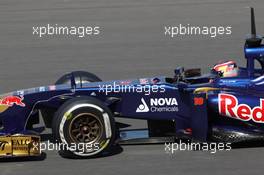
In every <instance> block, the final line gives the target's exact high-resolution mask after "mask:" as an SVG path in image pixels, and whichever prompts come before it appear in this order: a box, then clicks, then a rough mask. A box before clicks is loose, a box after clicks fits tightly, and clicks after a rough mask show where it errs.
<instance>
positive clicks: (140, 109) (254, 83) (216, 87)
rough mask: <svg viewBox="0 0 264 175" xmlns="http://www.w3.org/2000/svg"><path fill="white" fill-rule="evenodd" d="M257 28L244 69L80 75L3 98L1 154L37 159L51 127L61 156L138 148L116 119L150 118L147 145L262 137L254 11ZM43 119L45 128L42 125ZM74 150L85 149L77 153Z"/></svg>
mask: <svg viewBox="0 0 264 175" xmlns="http://www.w3.org/2000/svg"><path fill="white" fill-rule="evenodd" d="M251 30H252V33H251V36H250V37H249V38H247V39H246V42H245V47H244V52H245V58H246V61H247V67H246V68H242V67H238V66H237V65H236V63H235V62H233V61H226V62H223V63H219V64H217V65H215V66H214V67H213V68H212V70H211V72H210V73H209V74H206V75H201V71H200V69H190V70H184V69H183V68H177V69H176V70H175V75H174V76H173V77H172V78H168V77H163V76H160V77H159V76H157V77H153V78H140V79H130V80H117V81H105V82H103V81H101V79H100V78H98V77H97V76H96V75H94V74H91V73H88V72H83V71H76V72H72V73H68V74H66V75H64V76H62V77H61V78H60V79H59V80H58V81H57V82H56V83H55V85H51V86H42V87H37V88H31V89H25V90H19V91H15V92H11V93H7V94H3V95H1V100H0V126H1V127H0V134H1V136H0V156H1V157H17V156H39V155H40V136H39V134H40V133H41V132H42V131H43V129H45V128H51V129H52V135H53V137H54V141H55V142H57V143H59V145H60V146H64V145H66V148H68V149H63V151H62V153H63V154H64V155H67V156H68V157H95V156H101V155H104V154H105V153H107V152H110V151H111V149H110V148H112V146H113V145H115V144H117V143H120V142H122V141H123V142H128V143H129V141H131V142H134V143H135V142H136V143H137V142H138V143H139V142H140V138H139V137H137V136H138V135H139V134H138V133H137V132H138V131H127V130H124V126H122V125H121V124H120V123H118V122H115V119H116V118H117V117H120V118H129V119H142V120H146V121H147V124H148V128H147V130H146V132H145V133H147V138H141V139H142V140H141V141H143V142H144V141H145V142H146V141H147V140H148V141H150V142H156V141H160V140H162V139H161V138H174V139H186V138H188V139H191V140H194V141H201V142H204V141H205V142H212V141H214V142H230V143H236V142H241V141H250V140H260V139H263V136H264V93H263V89H264V45H262V44H261V42H262V38H261V37H259V36H257V35H256V29H255V19H254V10H253V8H251ZM256 63H259V64H260V66H261V68H260V69H258V68H256V67H255V66H256V65H255V64H256ZM40 119H42V120H43V121H44V122H43V123H44V124H45V125H44V126H43V127H39V124H38V123H39V121H40ZM36 125H38V127H36ZM144 139H145V140H144ZM165 140H166V139H165ZM74 144H77V145H80V144H82V147H85V149H80V147H75V149H73V148H72V147H71V146H72V145H74ZM87 145H88V146H87ZM81 150H82V151H81Z"/></svg>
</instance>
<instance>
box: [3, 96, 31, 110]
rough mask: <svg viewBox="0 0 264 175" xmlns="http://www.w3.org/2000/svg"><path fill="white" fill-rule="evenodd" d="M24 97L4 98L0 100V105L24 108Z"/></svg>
mask: <svg viewBox="0 0 264 175" xmlns="http://www.w3.org/2000/svg"><path fill="white" fill-rule="evenodd" d="M23 99H24V97H19V96H6V97H4V98H2V99H1V100H0V105H5V106H9V107H11V106H13V105H14V104H15V105H17V106H21V107H25V106H26V105H25V103H23V102H22V101H23Z"/></svg>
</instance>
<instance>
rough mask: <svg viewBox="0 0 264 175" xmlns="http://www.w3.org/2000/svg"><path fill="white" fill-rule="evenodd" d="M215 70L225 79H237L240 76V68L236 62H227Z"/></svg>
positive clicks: (215, 67) (216, 66) (218, 65)
mask: <svg viewBox="0 0 264 175" xmlns="http://www.w3.org/2000/svg"><path fill="white" fill-rule="evenodd" d="M213 69H214V70H215V71H217V72H221V74H222V76H223V77H235V76H237V75H238V67H237V64H236V63H235V62H234V61H225V62H222V63H219V64H216V65H215V66H214V68H213Z"/></svg>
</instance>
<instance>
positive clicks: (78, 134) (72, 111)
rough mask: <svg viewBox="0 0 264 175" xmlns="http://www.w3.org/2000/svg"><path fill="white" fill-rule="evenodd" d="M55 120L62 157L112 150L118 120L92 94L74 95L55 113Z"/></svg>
mask: <svg viewBox="0 0 264 175" xmlns="http://www.w3.org/2000/svg"><path fill="white" fill-rule="evenodd" d="M52 124H53V126H52V131H53V135H54V138H55V141H57V142H59V143H60V144H61V149H60V154H61V155H62V156H63V157H67V158H93V157H99V156H107V155H108V154H111V148H112V146H113V145H114V141H115V121H114V118H113V114H112V113H111V111H110V110H109V109H108V108H107V107H106V106H105V105H104V104H103V103H102V102H101V101H99V100H97V99H95V98H92V97H77V98H74V99H71V100H69V101H67V102H65V103H64V104H63V105H62V106H61V107H60V108H59V110H58V111H57V112H56V113H55V116H54V118H53V122H52Z"/></svg>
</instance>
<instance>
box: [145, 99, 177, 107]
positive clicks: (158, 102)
mask: <svg viewBox="0 0 264 175" xmlns="http://www.w3.org/2000/svg"><path fill="white" fill-rule="evenodd" d="M150 105H151V106H173V105H178V102H177V100H176V98H151V99H150Z"/></svg>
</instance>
